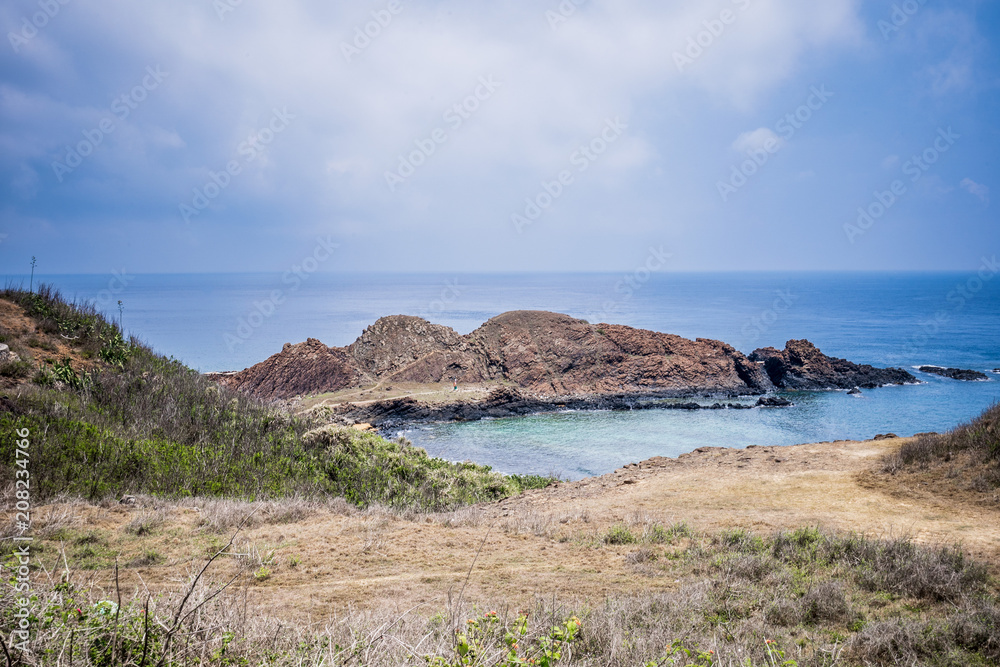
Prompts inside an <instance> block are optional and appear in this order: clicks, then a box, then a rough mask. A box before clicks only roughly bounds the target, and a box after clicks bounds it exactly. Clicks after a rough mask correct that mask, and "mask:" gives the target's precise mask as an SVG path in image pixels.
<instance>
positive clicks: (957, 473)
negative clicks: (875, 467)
mask: <svg viewBox="0 0 1000 667" xmlns="http://www.w3.org/2000/svg"><path fill="white" fill-rule="evenodd" d="M883 471H884V472H887V473H890V474H892V475H894V476H899V477H901V478H907V477H914V478H916V477H920V478H922V480H923V483H924V484H928V485H930V486H932V487H933V488H935V489H936V490H937V491H938V492H950V493H953V494H961V495H968V496H972V497H974V498H976V499H977V500H980V501H987V502H993V503H995V502H996V500H997V497H998V495H1000V494H998V491H1000V405H994V406H993V407H991V408H990V409H989V410H987V411H986V412H984V413H983V414H981V415H980V416H978V417H976V418H975V419H973V420H972V421H970V422H969V423H968V424H962V425H961V426H959V427H958V428H956V429H954V430H952V431H950V432H948V433H944V434H930V435H921V436H918V437H916V438H914V439H913V440H911V441H909V442H907V443H905V444H904V445H903V446H902V447H901V448H900V449H899V451H898V452H896V453H894V454H892V455H890V456H889V457H888V458H887V459H886V460H885V462H884V466H883Z"/></svg>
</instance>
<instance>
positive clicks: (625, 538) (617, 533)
mask: <svg viewBox="0 0 1000 667" xmlns="http://www.w3.org/2000/svg"><path fill="white" fill-rule="evenodd" d="M637 541H638V540H636V538H635V535H634V534H633V533H632V531H631V530H630V529H629V527H628V526H626V525H625V524H623V523H616V524H615V525H613V526H611V528H608V532H606V533H604V543H605V544H635V543H636V542H637Z"/></svg>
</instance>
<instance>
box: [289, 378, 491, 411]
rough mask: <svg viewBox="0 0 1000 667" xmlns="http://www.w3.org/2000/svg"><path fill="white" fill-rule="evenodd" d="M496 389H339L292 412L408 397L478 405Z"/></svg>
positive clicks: (308, 400) (407, 386) (393, 386)
mask: <svg viewBox="0 0 1000 667" xmlns="http://www.w3.org/2000/svg"><path fill="white" fill-rule="evenodd" d="M500 386H503V385H502V384H500V383H483V384H459V386H458V389H457V390H455V388H454V385H452V384H451V383H450V382H442V383H437V384H418V383H382V384H377V385H369V386H367V387H361V388H359V389H342V390H340V391H337V392H331V393H326V394H319V395H316V396H309V397H307V398H303V399H301V400H300V401H298V402H297V403H296V404H295V405H294V406H293V408H294V410H295V411H296V412H308V411H310V410H315V409H317V408H322V407H332V406H335V405H341V404H345V403H351V404H354V405H365V404H367V403H374V402H375V401H384V400H388V399H392V398H405V397H410V396H412V397H414V398H418V399H419V400H420V402H422V403H428V404H431V405H438V404H442V403H455V402H457V401H478V400H482V399H484V398H486V397H487V396H488V395H489V393H490V392H491V391H492V390H494V389H496V388H497V387H500Z"/></svg>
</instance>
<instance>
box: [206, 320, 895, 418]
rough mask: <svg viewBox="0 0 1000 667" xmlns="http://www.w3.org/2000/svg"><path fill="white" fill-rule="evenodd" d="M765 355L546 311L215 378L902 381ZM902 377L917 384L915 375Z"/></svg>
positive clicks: (309, 349) (312, 350) (613, 385)
mask: <svg viewBox="0 0 1000 667" xmlns="http://www.w3.org/2000/svg"><path fill="white" fill-rule="evenodd" d="M755 355H757V356H756V357H754V359H755V361H761V362H764V363H755V361H751V360H750V359H747V358H746V357H745V356H743V354H742V353H740V352H739V351H737V350H736V349H734V348H733V347H731V346H729V345H727V344H725V343H722V342H720V341H716V340H707V339H702V338H699V339H697V340H693V341H692V340H688V339H686V338H681V337H680V336H674V335H671V334H665V333H658V332H655V331H646V330H643V329H633V328H632V327H626V326H621V325H617V324H589V323H587V322H585V321H584V320H578V319H575V318H572V317H569V316H567V315H560V314H557V313H548V312H540V311H514V312H509V313H504V314H503V315H499V316H497V317H494V318H493V319H491V320H489V321H488V322H486V323H485V324H483V325H482V326H481V327H479V328H478V329H476V330H475V331H473V332H472V333H470V334H468V335H465V336H462V335H459V334H458V333H457V332H455V331H454V330H453V329H450V328H448V327H444V326H441V325H437V324H431V323H430V322H427V321H426V320H423V319H420V318H418V317H409V316H405V315H396V316H393V317H383V318H381V319H380V320H378V321H377V322H375V324H373V325H371V326H370V327H368V328H367V329H365V331H364V333H362V334H361V336H360V337H359V338H358V339H357V340H356V341H355V342H354V343H352V344H351V345H349V346H347V347H343V348H331V347H327V346H325V345H323V344H322V343H320V342H319V341H318V340H315V339H309V340H308V341H306V342H305V343H300V344H298V345H286V346H285V348H284V349H283V350H282V351H281V352H280V353H278V354H275V355H273V356H272V357H270V358H269V359H267V360H266V361H264V362H261V363H259V364H257V365H255V366H252V367H250V368H247V369H245V370H243V371H240V372H238V373H231V374H224V375H217V376H215V377H216V379H217V380H218V381H220V382H222V383H224V384H227V385H229V386H231V387H234V388H236V389H240V390H242V391H246V392H249V393H253V394H256V395H258V396H261V397H263V398H268V399H273V398H288V397H292V396H297V395H306V394H317V393H323V392H328V391H337V390H339V389H344V388H348V387H358V386H362V385H366V384H374V383H376V382H416V383H438V382H446V381H449V380H450V379H451V378H458V380H459V381H460V382H463V383H479V382H497V381H504V382H511V383H514V384H515V385H517V386H518V387H520V388H521V389H523V390H525V391H527V392H529V394H532V395H534V396H538V397H545V396H548V397H553V396H555V397H558V396H582V395H617V396H627V395H645V396H656V395H663V396H668V395H669V396H681V395H688V396H690V395H697V394H725V395H730V396H733V395H741V394H762V393H766V392H769V391H772V390H774V388H775V386H776V385H777V386H779V387H787V388H792V389H794V388H810V389H811V388H820V385H822V388H830V387H841V386H844V387H848V388H849V387H853V386H855V385H859V386H874V384H873V383H875V384H887V383H888V382H889V381H891V380H889V381H887V380H885V376H883V375H879V373H887V372H888V371H882V370H881V369H873V368H872V367H871V366H856V365H854V364H851V363H850V362H846V361H844V360H842V359H832V358H830V357H826V356H825V355H823V354H822V353H820V352H819V350H817V349H816V348H815V347H813V346H812V344H811V343H809V342H808V341H789V343H788V346H787V347H786V348H785V351H784V352H781V351H778V350H774V349H773V348H767V349H764V350H758V351H757V352H756V353H755ZM765 369H766V370H767V372H765ZM893 370H895V369H893ZM898 373H902V375H903V376H906V378H910V380H912V376H909V374H908V373H905V372H904V371H898ZM891 377H894V378H895V377H902V376H896V375H892V376H891ZM775 379H776V382H772V381H773V380H775ZM900 381H909V380H907V379H905V378H902V379H901V380H900Z"/></svg>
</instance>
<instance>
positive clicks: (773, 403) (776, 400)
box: [757, 396, 794, 408]
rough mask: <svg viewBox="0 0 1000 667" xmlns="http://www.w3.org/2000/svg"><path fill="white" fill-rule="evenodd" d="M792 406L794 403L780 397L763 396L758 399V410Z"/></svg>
mask: <svg viewBox="0 0 1000 667" xmlns="http://www.w3.org/2000/svg"><path fill="white" fill-rule="evenodd" d="M792 405H794V403H792V402H791V401H789V400H788V399H785V398H781V397H780V396H761V397H760V398H758V399H757V407H758V408H787V407H791V406H792Z"/></svg>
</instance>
